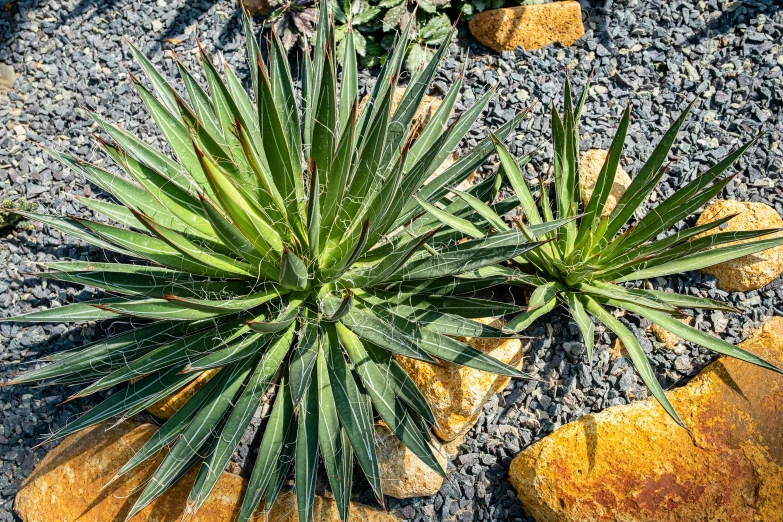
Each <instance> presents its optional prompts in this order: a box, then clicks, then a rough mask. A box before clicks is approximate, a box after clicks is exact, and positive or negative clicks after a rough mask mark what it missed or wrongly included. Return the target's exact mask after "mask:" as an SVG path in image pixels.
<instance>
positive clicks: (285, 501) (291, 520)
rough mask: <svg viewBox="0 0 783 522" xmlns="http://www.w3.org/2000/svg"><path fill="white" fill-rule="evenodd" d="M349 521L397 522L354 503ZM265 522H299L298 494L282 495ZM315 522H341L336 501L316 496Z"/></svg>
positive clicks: (314, 506) (314, 504)
mask: <svg viewBox="0 0 783 522" xmlns="http://www.w3.org/2000/svg"><path fill="white" fill-rule="evenodd" d="M349 520H350V521H351V522H397V518H396V517H394V516H393V515H390V514H388V513H384V512H383V511H380V510H377V509H373V508H370V507H367V506H362V505H361V504H353V503H352V504H351V509H350V513H349ZM264 522H299V515H298V513H297V507H296V494H295V493H293V492H289V493H281V494H280V496H279V497H278V498H277V502H275V505H274V507H272V510H271V511H270V512H269V513H267V514H266V518H265V519H264ZM313 522H340V515H339V514H338V512H337V503H336V502H335V501H334V499H331V498H327V497H322V496H318V495H316V497H315V502H314V503H313Z"/></svg>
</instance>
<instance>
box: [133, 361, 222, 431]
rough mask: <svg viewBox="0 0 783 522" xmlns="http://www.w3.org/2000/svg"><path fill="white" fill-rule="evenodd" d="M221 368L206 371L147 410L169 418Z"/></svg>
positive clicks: (134, 380) (135, 378)
mask: <svg viewBox="0 0 783 522" xmlns="http://www.w3.org/2000/svg"><path fill="white" fill-rule="evenodd" d="M219 370H220V369H219V368H215V369H212V370H207V371H205V372H204V373H202V374H201V375H199V376H198V377H196V378H195V379H193V380H192V381H191V382H189V383H188V384H187V385H185V386H183V387H182V388H180V389H179V390H177V391H175V392H174V393H172V394H171V395H169V396H168V397H164V398H162V399H161V400H159V401H158V402H156V403H155V404H153V405H152V406H150V407H149V408H147V412H149V413H151V414H152V415H154V416H156V417H157V418H159V419H163V420H169V419H170V418H171V416H172V415H174V414H175V413H176V412H177V410H179V409H180V408H181V407H182V406H184V405H185V403H186V402H188V400H189V399H190V398H191V397H193V395H194V394H195V393H196V392H197V391H199V389H201V387H202V386H204V385H205V384H206V383H207V382H208V381H209V380H210V379H211V378H212V377H214V376H215V375H216V374H217V372H218V371H219ZM139 379H141V377H134V378H133V379H131V380H130V382H131V383H133V382H136V381H138V380H139Z"/></svg>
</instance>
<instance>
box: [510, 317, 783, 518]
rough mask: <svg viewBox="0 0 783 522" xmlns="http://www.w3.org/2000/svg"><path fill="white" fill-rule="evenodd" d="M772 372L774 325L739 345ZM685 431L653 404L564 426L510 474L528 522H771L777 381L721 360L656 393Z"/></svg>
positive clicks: (781, 496) (780, 453)
mask: <svg viewBox="0 0 783 522" xmlns="http://www.w3.org/2000/svg"><path fill="white" fill-rule="evenodd" d="M742 347H743V348H745V349H746V350H748V351H750V352H753V353H755V354H757V355H760V356H762V357H764V358H766V359H767V360H769V361H770V362H772V363H774V364H777V365H778V366H779V367H780V366H783V318H780V317H773V318H772V319H769V320H767V321H766V322H765V323H764V325H763V326H762V327H761V329H759V330H758V331H756V332H755V333H754V334H753V335H752V336H751V338H750V339H748V340H747V341H745V342H744V343H743V344H742ZM667 396H668V397H669V400H670V401H671V402H672V404H673V405H674V408H675V409H676V410H677V412H678V413H679V414H680V416H681V418H682V420H683V422H684V423H685V424H686V426H687V427H688V429H689V430H690V432H689V431H688V430H685V429H683V428H681V427H679V426H677V424H675V422H674V421H672V420H671V418H670V417H669V416H668V415H667V414H666V412H665V411H664V410H663V408H661V407H660V405H659V404H658V403H657V402H656V401H655V400H654V399H648V400H645V401H641V402H637V403H633V404H630V405H626V406H617V407H613V408H608V409H606V410H604V411H602V412H601V413H598V414H596V415H588V416H585V417H582V418H581V419H579V420H578V421H575V422H572V423H569V424H566V425H565V426H563V427H561V428H560V429H558V430H557V431H555V432H554V433H553V434H552V435H550V436H548V437H546V438H544V439H543V440H541V441H539V442H538V443H536V444H534V445H532V446H530V447H529V448H527V449H525V450H524V451H523V452H522V453H520V454H519V455H518V456H517V457H516V458H515V459H514V460H513V461H512V463H511V469H510V470H509V478H510V480H511V483H512V484H513V485H514V487H515V488H516V490H517V494H518V495H519V498H520V500H521V501H522V504H523V505H524V508H525V510H526V512H527V513H528V514H530V515H531V516H533V517H534V518H535V519H536V520H537V521H538V522H551V521H557V522H570V521H579V522H592V521H634V522H648V521H649V522H686V521H687V522H691V521H695V520H703V521H733V522H744V521H748V522H750V521H755V522H766V521H768V522H773V521H779V520H781V515H782V514H783V429H781V426H783V376H781V375H780V374H778V373H774V372H772V371H769V370H764V369H762V368H759V367H757V366H754V365H752V364H749V363H746V362H741V361H738V360H736V359H732V358H728V357H723V358H721V359H719V360H718V361H717V362H715V363H713V364H711V365H709V366H708V367H707V368H705V369H704V371H702V372H701V373H700V374H699V375H698V376H697V377H696V378H694V379H693V380H692V381H691V382H690V383H688V384H687V385H686V386H684V387H682V388H678V389H676V390H673V391H670V392H667Z"/></svg>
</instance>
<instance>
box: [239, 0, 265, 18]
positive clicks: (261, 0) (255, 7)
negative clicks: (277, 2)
mask: <svg viewBox="0 0 783 522" xmlns="http://www.w3.org/2000/svg"><path fill="white" fill-rule="evenodd" d="M244 4H245V8H246V9H247V12H248V13H250V14H251V15H257V14H258V15H261V16H266V15H268V14H269V12H270V11H272V5H271V4H270V3H269V0H244Z"/></svg>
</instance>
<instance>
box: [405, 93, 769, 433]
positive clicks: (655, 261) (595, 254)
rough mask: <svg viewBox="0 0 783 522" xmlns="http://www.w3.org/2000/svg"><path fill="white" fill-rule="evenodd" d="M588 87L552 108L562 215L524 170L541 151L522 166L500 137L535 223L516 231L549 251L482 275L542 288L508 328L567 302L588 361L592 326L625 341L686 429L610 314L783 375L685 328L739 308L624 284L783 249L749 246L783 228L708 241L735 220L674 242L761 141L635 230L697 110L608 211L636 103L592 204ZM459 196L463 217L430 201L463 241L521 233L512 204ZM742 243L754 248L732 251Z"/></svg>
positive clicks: (507, 171)
mask: <svg viewBox="0 0 783 522" xmlns="http://www.w3.org/2000/svg"><path fill="white" fill-rule="evenodd" d="M587 90H588V87H585V90H584V91H583V93H582V96H581V97H580V99H579V100H578V101H577V103H576V106H575V107H574V106H573V101H572V94H571V85H570V82H569V81H568V80H566V85H565V96H564V115H563V117H561V116H560V115H559V114H558V113H557V111H556V110H555V108H554V106H553V107H552V146H553V150H554V162H553V168H554V197H553V199H554V200H555V201H554V208H553V205H552V204H551V203H550V198H549V191H548V187H547V186H546V185H545V184H544V182H543V180H542V179H541V178H539V191H538V192H539V201H538V204H536V201H535V199H534V197H533V193H532V192H531V190H530V187H529V186H528V183H527V181H526V180H525V178H524V176H523V174H522V171H521V169H522V168H524V166H525V165H526V164H527V163H528V161H529V160H530V158H531V157H532V153H531V154H527V155H525V156H523V157H522V158H519V159H514V158H513V156H512V155H511V154H510V153H509V151H508V149H507V148H506V147H505V146H504V145H503V143H502V139H503V138H502V137H501V136H493V140H494V143H495V147H496V149H497V153H498V155H499V157H500V162H501V166H502V168H503V172H504V175H505V176H506V177H507V178H508V181H509V182H510V185H511V188H512V189H513V192H514V193H515V194H516V195H515V197H513V198H510V199H509V200H506V201H512V202H516V203H518V204H519V205H520V207H521V210H522V213H523V216H524V220H522V219H520V220H518V221H517V222H516V223H515V225H516V227H515V228H516V229H518V230H521V231H522V232H523V233H524V234H525V235H526V236H527V237H528V239H529V240H531V241H534V240H542V241H546V242H547V243H546V244H545V245H544V246H542V247H541V248H539V249H536V250H534V251H533V250H531V251H528V252H526V253H524V254H521V255H520V256H518V257H515V258H514V264H515V266H516V267H517V268H518V269H519V270H521V273H520V272H519V271H517V270H513V269H510V268H508V267H505V266H497V267H491V268H483V269H481V270H479V271H478V272H479V273H480V274H481V275H482V276H483V277H490V276H500V275H505V276H507V277H508V282H509V283H510V284H514V285H519V286H522V287H527V288H530V289H532V290H533V292H532V295H531V296H530V300H529V303H528V307H527V310H525V311H523V312H521V313H520V314H518V315H517V316H516V317H515V318H513V319H512V320H511V321H509V322H508V324H507V325H506V328H508V329H510V330H514V331H520V330H522V329H524V328H526V327H527V326H529V325H530V324H531V323H532V322H533V321H535V320H536V319H537V318H538V317H540V316H542V315H544V314H545V313H547V312H550V311H551V310H553V309H554V308H555V307H557V306H558V304H564V305H565V306H567V307H568V309H569V310H570V312H571V316H572V317H573V319H574V321H575V322H576V324H577V325H578V327H579V329H580V331H581V333H582V336H583V338H584V342H585V347H586V354H587V359H588V361H591V360H592V356H593V346H594V326H593V320H592V319H595V320H597V321H598V322H599V323H603V324H604V325H606V327H608V328H609V330H611V331H612V332H614V333H615V335H617V337H618V338H619V339H620V340H621V341H622V343H623V345H624V346H625V348H626V350H627V352H628V355H629V356H630V358H631V361H632V362H633V364H634V366H635V367H636V369H637V371H638V372H639V374H640V375H641V377H642V380H643V381H644V383H645V384H646V385H647V386H648V388H649V389H650V391H651V392H652V394H653V395H654V396H655V398H656V399H657V400H658V401H659V402H660V403H661V405H662V406H663V407H664V408H665V409H666V411H667V412H668V413H669V414H670V415H671V416H672V418H674V420H676V421H677V422H678V423H680V424H682V421H681V420H680V418H679V417H678V415H677V413H676V412H675V411H674V409H673V408H672V406H671V404H670V403H669V401H668V399H667V398H666V395H665V394H664V393H663V390H662V389H661V386H660V384H659V383H658V380H657V379H656V377H655V374H654V373H653V371H652V368H651V367H650V363H649V361H648V359H647V357H646V356H645V354H644V351H643V350H642V347H641V345H640V344H639V341H638V340H637V339H636V337H635V336H634V335H633V333H632V332H631V331H630V330H629V329H628V328H626V327H625V326H624V325H623V324H622V323H621V322H620V321H619V320H618V319H617V317H616V316H615V315H614V314H612V313H611V312H610V311H609V310H608V309H607V307H611V308H616V309H619V310H623V311H626V310H627V311H629V312H632V313H636V314H638V315H640V316H642V317H644V318H646V319H648V320H650V321H651V322H653V323H655V324H658V325H660V326H661V327H663V328H664V329H665V330H667V331H669V332H671V333H673V334H675V335H677V336H679V337H681V338H683V339H685V340H687V341H690V342H693V343H695V344H698V345H700V346H703V347H705V348H708V349H710V350H714V351H715V352H718V353H720V354H724V355H730V356H732V357H736V358H738V359H742V360H744V361H748V362H750V363H753V364H757V365H759V366H762V367H764V368H769V369H771V370H775V371H778V372H783V371H782V370H781V369H779V368H777V367H775V366H774V365H772V364H770V363H769V362H767V361H765V360H763V359H762V358H760V357H757V356H756V355H753V354H751V353H749V352H747V351H745V350H743V349H741V348H738V347H737V346H734V345H732V344H730V343H727V342H725V341H723V340H721V339H718V338H715V337H713V336H711V335H709V334H706V333H704V332H702V331H700V330H698V329H697V328H694V327H691V326H688V325H686V324H683V323H682V322H680V321H678V320H677V317H678V316H682V309H683V308H691V309H707V310H728V311H735V310H734V308H732V307H730V306H727V305H726V304H724V303H721V302H719V301H714V300H711V299H704V298H700V297H695V296H691V295H682V294H676V293H671V292H662V291H657V290H652V289H647V288H638V287H635V286H628V285H625V284H622V283H629V282H636V281H641V280H644V279H650V278H654V277H662V276H667V275H672V274H677V273H682V272H686V271H689V270H697V269H700V268H704V267H706V266H711V265H714V264H717V263H721V262H724V261H728V260H731V259H736V258H738V257H742V256H746V255H749V254H753V253H755V252H760V251H762V250H765V249H768V248H772V247H775V246H777V245H780V244H783V238H773V239H763V240H758V241H748V240H753V239H756V238H758V237H761V236H765V235H768V234H771V233H774V232H777V231H778V229H770V230H756V231H747V232H718V233H716V234H713V235H708V236H706V237H699V235H700V234H704V233H705V232H708V231H710V230H713V229H715V228H718V227H720V225H722V224H723V223H725V222H726V221H728V220H729V219H731V218H732V217H734V216H727V217H725V218H722V219H719V220H717V221H714V222H712V223H709V224H705V225H701V226H697V227H692V228H684V229H682V230H679V231H676V232H674V233H671V234H669V235H665V234H664V233H665V232H667V231H668V230H669V229H670V228H671V227H672V226H673V225H675V224H676V223H678V222H679V221H681V220H683V219H684V218H686V217H688V216H689V215H691V214H692V213H693V212H694V211H696V210H697V209H699V208H700V207H702V206H703V205H704V204H705V203H707V202H708V201H709V200H710V199H712V198H713V197H714V196H715V195H717V194H718V193H720V191H721V190H723V188H724V187H725V186H726V184H727V183H728V182H729V181H730V180H731V179H732V177H733V176H727V177H722V174H723V173H724V172H725V171H726V170H727V169H728V168H729V167H730V166H731V165H732V164H733V163H734V162H735V161H737V159H738V158H739V157H740V156H741V155H742V154H743V153H744V152H745V151H746V150H747V149H748V148H749V147H750V146H751V145H752V144H753V142H750V143H747V144H744V145H742V146H741V147H739V148H737V149H736V150H735V151H733V152H732V153H731V154H729V155H728V156H726V157H725V158H724V159H722V160H721V161H720V162H718V163H717V164H716V165H715V166H713V167H712V168H710V169H709V170H707V171H706V172H705V173H703V174H701V175H699V176H697V177H696V178H695V179H694V180H693V181H691V182H689V183H687V184H685V185H684V186H683V187H681V188H680V189H679V190H677V191H676V192H675V193H674V194H672V195H671V196H670V197H669V198H667V199H665V200H664V201H662V202H660V203H659V204H657V205H656V206H654V207H653V208H652V209H651V210H650V211H648V212H647V213H646V214H645V215H644V216H643V217H640V218H639V219H637V220H636V221H635V222H634V223H633V224H632V225H631V226H628V227H625V226H626V224H628V223H629V221H631V219H632V218H633V217H634V216H635V215H637V214H638V213H639V212H638V211H639V207H640V206H641V204H642V203H643V202H644V201H645V200H646V199H647V196H648V195H649V194H650V192H652V190H653V189H654V188H655V186H656V185H657V183H658V181H659V180H660V179H661V176H663V174H664V172H665V170H666V168H665V167H664V166H663V164H664V161H665V160H666V156H667V155H668V153H669V150H670V148H671V146H672V144H673V143H674V140H675V138H676V136H677V133H678V131H679V129H680V127H681V126H682V124H683V122H684V121H685V118H686V117H687V115H688V111H689V110H690V107H688V109H686V110H685V111H684V112H683V113H682V114H681V115H680V117H679V118H678V119H677V120H676V121H675V122H674V124H673V125H672V126H671V128H670V129H669V130H668V131H667V132H666V134H665V135H664V136H663V138H662V139H661V140H660V142H659V143H658V145H657V146H656V147H655V149H654V150H653V153H652V155H651V156H650V158H649V159H648V160H647V161H646V162H645V164H644V165H643V166H642V168H641V169H640V170H639V172H638V173H637V174H636V176H635V177H634V179H633V181H632V183H631V185H630V186H629V187H628V189H627V190H626V192H625V193H624V194H623V196H622V197H621V198H620V200H619V201H618V202H617V206H616V207H615V208H614V209H613V210H612V211H611V212H608V213H607V212H604V207H605V205H606V202H607V199H608V197H609V194H610V191H611V189H612V185H613V184H614V178H615V172H616V171H617V166H618V164H619V161H620V157H621V155H622V150H623V143H624V142H625V136H626V132H627V130H628V123H629V119H630V106H629V107H628V108H627V109H626V110H625V113H624V114H623V117H622V119H621V121H620V125H619V128H618V130H617V133H616V134H615V136H614V140H613V141H612V144H611V147H610V149H609V153H608V155H607V158H606V161H605V163H604V165H603V168H602V169H601V171H600V174H599V175H598V178H597V181H596V184H595V189H594V192H593V194H592V197H591V198H590V199H589V202H588V203H587V204H586V205H584V204H583V203H582V198H581V197H580V183H579V160H578V158H579V132H578V125H579V119H580V115H581V112H582V108H583V106H584V103H585V99H586V94H587ZM457 194H458V195H459V197H460V198H461V199H462V200H463V201H464V202H465V203H466V204H467V205H468V206H469V208H465V209H462V211H461V212H460V213H456V214H455V213H452V212H449V211H448V209H441V208H438V206H436V205H433V204H432V203H430V202H426V201H422V202H420V204H421V206H422V207H423V208H424V209H425V210H426V211H427V212H428V213H430V214H431V215H432V216H433V218H434V219H437V220H438V221H440V222H442V223H444V224H447V225H449V226H450V227H451V228H452V229H454V230H457V231H460V232H461V233H462V234H463V235H464V236H467V237H471V238H476V239H474V240H480V239H482V238H485V237H486V236H487V235H488V234H490V237H493V236H492V235H491V234H492V233H494V234H498V235H500V236H503V235H505V234H508V233H509V232H510V231H511V230H512V227H510V226H509V225H508V224H507V223H506V222H505V221H504V220H503V219H502V218H501V214H499V213H498V212H497V211H496V209H497V207H502V208H507V207H508V205H505V204H504V203H505V202H500V203H497V204H495V205H494V207H495V208H491V207H490V206H488V205H487V204H486V203H485V202H484V201H482V200H480V199H479V198H476V197H475V196H474V195H473V194H467V193H461V192H457ZM555 217H557V218H559V219H560V220H566V221H567V224H566V225H565V226H563V227H561V228H556V229H553V230H551V231H549V232H546V233H544V234H540V233H537V232H536V230H535V229H536V228H537V227H540V226H542V224H545V223H552V222H554V220H555ZM624 227H625V229H624ZM623 230H624V231H623ZM485 240H486V239H485ZM735 241H747V242H744V243H741V244H728V243H734V242H735ZM721 245H722V246H721ZM591 318H592V319H591Z"/></svg>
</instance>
